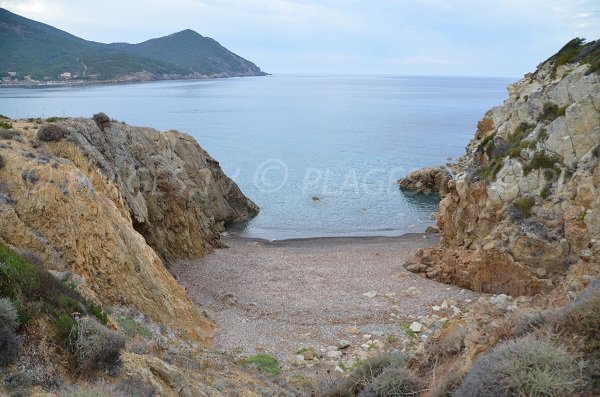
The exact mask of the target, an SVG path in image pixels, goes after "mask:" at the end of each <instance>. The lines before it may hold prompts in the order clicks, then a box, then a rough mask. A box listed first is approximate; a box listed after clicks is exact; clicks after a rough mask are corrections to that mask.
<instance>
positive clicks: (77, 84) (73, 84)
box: [0, 73, 272, 90]
mask: <svg viewBox="0 0 600 397" xmlns="http://www.w3.org/2000/svg"><path fill="white" fill-rule="evenodd" d="M265 76H272V74H271V73H264V74H249V75H244V76H215V77H210V76H207V77H194V78H177V79H153V80H122V81H119V80H98V81H83V80H79V81H72V82H59V81H52V82H46V83H42V82H39V83H23V84H21V83H16V84H12V83H9V84H7V83H2V84H0V90H1V89H4V88H29V89H35V88H65V87H95V86H103V85H104V86H112V85H129V84H143V83H156V82H159V81H173V82H177V81H206V80H224V79H233V78H243V77H265Z"/></svg>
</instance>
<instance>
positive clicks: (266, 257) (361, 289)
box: [173, 235, 477, 359]
mask: <svg viewBox="0 0 600 397" xmlns="http://www.w3.org/2000/svg"><path fill="white" fill-rule="evenodd" d="M223 241H224V242H225V244H227V245H228V246H229V247H230V248H227V249H221V250H217V251H216V252H215V253H213V254H210V255H208V256H206V257H205V258H202V259H201V260H199V261H195V262H181V263H179V264H177V265H176V266H175V267H174V268H173V272H174V273H175V274H176V276H177V278H178V280H179V282H180V283H181V284H182V285H183V286H185V287H186V289H187V291H188V293H189V295H190V296H191V298H192V299H193V300H194V302H196V303H197V304H198V306H200V308H201V310H205V311H206V312H207V313H208V314H209V316H210V317H211V318H213V319H214V320H215V321H216V323H217V326H218V330H217V333H216V338H215V347H216V348H219V349H223V350H226V351H229V352H236V353H242V354H244V355H246V354H248V355H249V354H254V353H255V352H256V351H263V350H264V351H267V352H269V353H271V354H274V355H276V356H278V357H279V358H283V359H288V358H289V357H290V356H293V353H294V352H295V351H296V350H297V349H298V348H300V347H303V346H307V345H311V346H315V347H316V348H320V347H325V346H329V345H332V344H333V345H335V342H336V341H337V340H339V339H340V338H343V339H348V340H350V339H352V338H354V339H357V340H356V342H357V343H358V341H359V340H360V338H361V335H362V333H370V334H373V335H375V336H381V337H384V336H386V335H390V334H393V335H398V334H402V331H401V328H400V327H399V325H398V322H399V320H404V321H412V319H413V318H416V316H419V315H426V314H431V309H430V308H431V306H433V305H439V304H440V303H441V302H442V301H444V300H446V299H454V300H457V301H461V300H465V299H473V298H476V297H477V295H476V294H474V293H472V292H469V291H461V290H460V289H459V288H455V287H450V286H448V285H445V284H440V283H438V282H435V281H431V280H427V279H424V278H422V277H419V276H417V275H414V274H412V273H409V272H407V271H406V270H405V269H404V268H403V266H402V264H403V263H404V262H405V261H406V260H407V259H409V257H410V256H411V255H412V253H414V252H415V250H416V249H418V248H420V247H424V246H432V245H436V244H438V239H437V237H435V236H431V235H407V236H403V237H398V238H384V237H377V238H335V239H309V240H288V241H281V242H276V243H268V242H264V241H257V240H248V239H239V238H225V239H224V240H223ZM410 287H414V288H413V289H412V293H409V292H408V291H407V290H408V289H409V288H410ZM415 289H416V290H415ZM368 291H376V292H377V296H375V297H374V298H368V297H366V296H364V295H363V294H364V293H366V292H368ZM349 326H357V327H358V328H360V330H361V334H359V335H349V334H348V333H347V332H345V331H344V330H345V329H346V328H347V327H349ZM353 343H354V342H353Z"/></svg>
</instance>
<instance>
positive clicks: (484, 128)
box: [477, 117, 494, 136]
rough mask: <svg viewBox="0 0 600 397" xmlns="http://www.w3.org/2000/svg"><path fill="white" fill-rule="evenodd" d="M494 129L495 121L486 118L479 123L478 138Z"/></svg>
mask: <svg viewBox="0 0 600 397" xmlns="http://www.w3.org/2000/svg"><path fill="white" fill-rule="evenodd" d="M493 129H494V120H492V119H491V118H490V117H484V118H483V119H481V120H479V121H478V122H477V136H481V135H482V134H486V133H488V132H490V131H491V130H493Z"/></svg>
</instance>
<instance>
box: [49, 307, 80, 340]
mask: <svg viewBox="0 0 600 397" xmlns="http://www.w3.org/2000/svg"><path fill="white" fill-rule="evenodd" d="M53 325H54V331H55V333H54V340H55V341H56V343H57V344H58V345H60V346H62V347H65V348H68V347H69V346H70V345H71V343H72V341H73V340H75V338H76V337H77V327H76V324H75V321H74V320H73V317H71V315H69V314H67V313H61V314H59V315H58V317H57V318H56V319H55V320H54V324H53Z"/></svg>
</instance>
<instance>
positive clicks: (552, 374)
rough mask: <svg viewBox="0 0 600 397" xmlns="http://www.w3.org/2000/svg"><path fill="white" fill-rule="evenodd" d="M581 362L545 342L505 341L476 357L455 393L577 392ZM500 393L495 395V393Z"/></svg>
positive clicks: (556, 396)
mask: <svg viewBox="0 0 600 397" xmlns="http://www.w3.org/2000/svg"><path fill="white" fill-rule="evenodd" d="M581 368H582V362H581V361H579V360H577V359H575V358H573V357H572V355H571V354H569V353H568V352H566V351H564V350H562V349H560V348H558V347H556V346H554V345H552V344H551V343H549V342H546V341H542V340H537V339H534V338H531V337H529V338H522V339H517V340H515V341H509V342H505V343H503V344H501V345H500V346H498V347H496V348H494V349H493V350H492V351H491V352H489V353H488V354H486V355H485V356H483V357H481V358H480V359H478V360H477V361H476V362H475V363H474V364H473V367H472V368H471V370H470V371H469V373H468V374H467V376H466V377H465V380H464V382H463V383H462V384H461V386H460V388H459V389H458V390H457V392H456V395H457V396H462V397H496V396H498V395H501V396H504V397H513V396H514V397H521V396H528V397H563V396H570V395H577V392H578V391H580V390H581V389H582V387H583V386H584V382H583V380H582V377H581ZM500 392H501V393H502V394H499V393H500Z"/></svg>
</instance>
